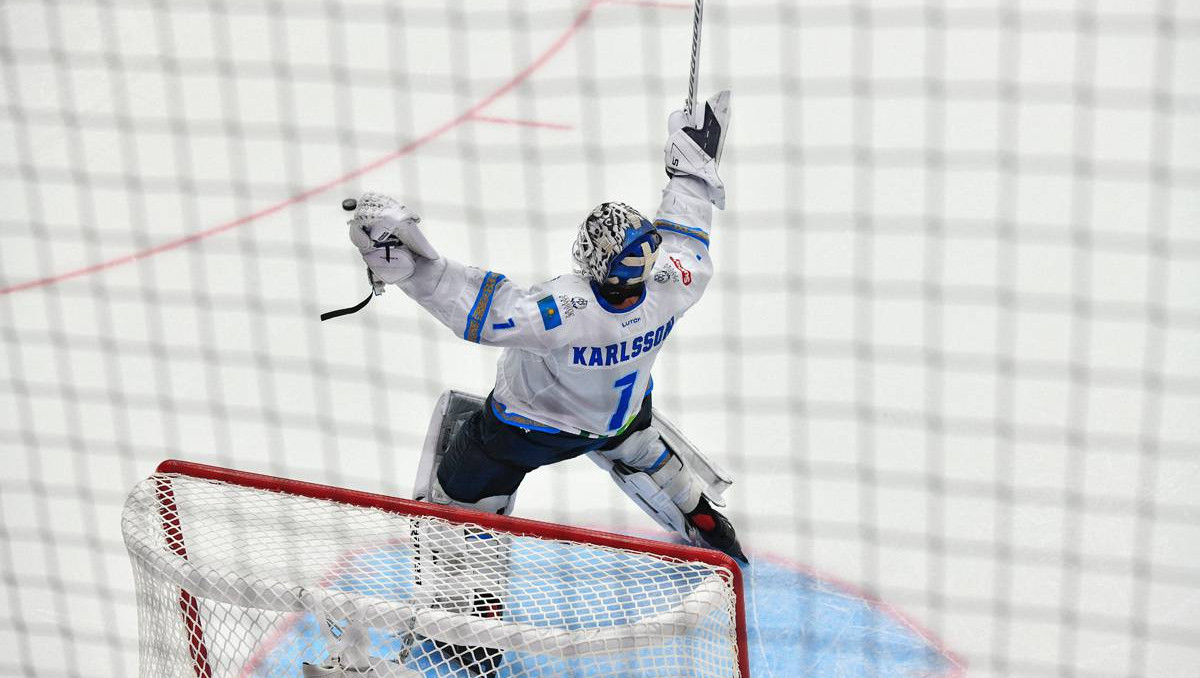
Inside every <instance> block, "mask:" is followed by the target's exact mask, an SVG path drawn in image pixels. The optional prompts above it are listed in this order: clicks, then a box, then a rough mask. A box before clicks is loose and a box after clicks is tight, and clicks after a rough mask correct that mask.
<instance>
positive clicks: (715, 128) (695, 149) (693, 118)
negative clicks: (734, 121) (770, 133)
mask: <svg viewBox="0 0 1200 678" xmlns="http://www.w3.org/2000/svg"><path fill="white" fill-rule="evenodd" d="M728 131H729V90H724V91H721V92H717V93H716V94H714V95H713V96H711V97H709V99H708V101H706V102H704V105H703V106H702V107H700V108H699V109H698V110H695V111H692V112H691V114H690V115H689V114H688V113H686V112H684V111H675V112H674V113H672V114H671V117H670V118H668V119H667V134H668V135H669V136H668V138H667V146H666V148H665V149H664V151H663V153H664V156H665V158H664V160H665V163H666V166H667V176H671V177H674V176H679V175H685V174H686V175H690V176H694V177H696V178H697V179H700V180H702V181H704V183H705V184H707V185H708V199H709V201H711V202H712V204H713V205H716V206H717V209H725V183H724V182H723V181H721V177H719V176H717V165H719V164H720V163H721V153H722V152H723V151H724V150H725V137H726V135H727V133H728Z"/></svg>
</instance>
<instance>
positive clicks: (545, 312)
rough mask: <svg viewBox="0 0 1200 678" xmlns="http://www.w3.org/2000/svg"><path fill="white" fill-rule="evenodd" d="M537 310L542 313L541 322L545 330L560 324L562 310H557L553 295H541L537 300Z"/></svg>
mask: <svg viewBox="0 0 1200 678" xmlns="http://www.w3.org/2000/svg"><path fill="white" fill-rule="evenodd" d="M538 311H540V312H541V314H542V324H543V325H545V326H546V329H547V330H552V329H554V328H555V327H558V326H559V325H561V324H562V312H561V311H559V310H558V304H557V303H555V301H554V297H553V296H548V297H542V298H541V299H539V300H538Z"/></svg>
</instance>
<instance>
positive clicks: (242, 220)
mask: <svg viewBox="0 0 1200 678" xmlns="http://www.w3.org/2000/svg"><path fill="white" fill-rule="evenodd" d="M605 3H613V4H640V3H630V2H626V1H624V0H590V2H588V4H587V6H585V7H584V8H583V9H582V10H580V11H579V14H577V15H575V19H574V21H572V22H571V25H570V26H567V28H566V29H565V30H564V31H563V32H562V34H561V35H559V36H558V38H556V39H555V40H554V42H553V43H551V44H550V46H549V47H548V48H546V50H545V51H544V52H542V53H541V54H540V55H538V57H537V58H536V59H534V60H533V62H532V63H530V64H529V65H528V66H526V67H525V68H524V69H522V70H521V71H520V72H519V73H517V74H516V75H514V76H513V77H512V78H511V79H509V81H508V82H506V83H504V84H503V85H501V86H500V87H498V88H497V89H496V90H495V91H494V92H492V93H491V94H489V95H487V96H486V97H484V98H483V99H481V100H480V101H478V102H477V103H476V104H475V105H474V106H471V107H470V108H468V109H467V110H466V111H463V112H462V113H460V114H459V115H458V116H457V117H455V118H454V119H452V120H450V121H448V122H446V123H443V124H442V125H441V126H440V127H437V128H436V129H434V130H432V131H430V132H428V133H426V134H425V135H423V136H421V137H418V138H416V139H414V140H413V141H410V142H409V143H407V144H405V145H404V146H402V147H401V148H398V149H396V150H394V151H392V152H391V153H388V154H387V155H384V156H382V157H379V158H376V159H375V160H372V161H371V162H369V163H367V164H366V165H363V166H362V167H359V168H358V169H355V170H353V171H350V172H347V173H346V174H343V175H342V176H340V177H336V178H334V179H330V180H329V181H326V182H325V183H323V184H319V185H317V186H313V187H312V188H309V189H308V190H305V191H303V192H301V193H297V194H296V195H293V196H291V197H290V198H287V199H285V200H282V201H280V202H277V203H275V204H273V205H270V206H268V207H264V208H262V209H260V210H258V211H255V212H251V213H250V214H247V215H244V216H241V217H238V218H237V219H234V220H233V221H227V222H225V223H223V224H218V225H217V226H213V227H212V228H208V229H205V230H203V231H197V232H195V233H191V234H189V235H185V236H183V237H181V238H176V239H175V240H169V241H167V242H164V243H160V244H158V245H155V246H154V247H150V248H148V249H144V250H140V251H137V252H132V253H130V254H126V255H124V256H120V257H117V258H115V259H109V260H108V261H102V262H100V263H98V264H92V265H91V266H85V267H83V268H79V269H75V270H73V271H67V272H65V273H59V274H57V275H52V276H48V277H45V278H39V279H36V280H29V281H26V282H23V283H17V284H15V285H10V286H8V287H3V288H0V296H4V295H6V294H13V293H15V292H22V291H24V290H29V289H34V288H37V287H46V286H49V285H54V284H56V283H60V282H64V281H66V280H71V279H73V278H80V277H83V276H85V275H91V274H93V273H99V272H101V271H106V270H108V269H110V268H116V267H117V266H122V265H124V264H130V263H133V262H135V261H141V260H142V259H147V258H149V257H152V256H155V255H157V254H162V253H163V252H169V251H171V250H174V249H178V248H180V247H183V246H184V245H190V244H192V243H194V242H197V241H199V240H203V239H205V238H208V237H211V236H214V235H218V234H220V233H224V232H226V231H230V230H233V229H235V228H239V227H241V226H245V225H246V224H249V223H251V222H254V221H257V220H259V219H261V218H263V217H266V216H270V215H272V214H275V213H276V212H279V211H280V210H283V209H285V208H287V207H291V206H292V205H295V204H297V203H301V202H304V201H305V200H308V199H309V198H311V197H313V196H316V195H320V194H321V193H324V192H326V191H328V190H329V189H331V188H334V187H335V186H339V185H341V184H344V183H346V182H348V181H351V180H352V179H357V178H358V177H360V176H362V175H364V174H366V173H368V172H371V171H373V170H375V169H378V168H379V167H382V166H383V165H386V164H387V163H389V162H391V161H393V160H396V159H397V158H402V157H404V156H406V155H409V154H410V153H412V152H413V151H416V150H417V149H418V148H421V147H422V146H424V145H425V144H427V143H429V142H430V141H433V140H434V139H437V138H438V137H440V136H442V135H443V134H445V133H447V132H449V131H450V130H452V129H454V128H456V127H458V126H459V125H462V124H463V123H465V122H468V121H470V120H472V119H474V118H476V116H477V115H478V114H479V113H480V112H481V111H483V109H485V108H487V107H488V106H490V105H492V104H493V103H495V101H496V100H497V99H499V98H500V97H502V96H504V95H505V94H508V93H509V92H511V91H512V90H513V88H515V87H516V86H517V85H519V84H521V83H522V82H524V81H525V80H528V79H529V77H530V76H532V75H533V74H534V73H535V72H537V71H538V70H539V69H540V68H541V67H542V66H544V65H546V63H547V62H548V61H550V59H551V58H552V57H554V55H556V54H558V52H559V51H561V50H562V48H563V47H565V46H566V44H567V43H568V42H570V41H571V38H573V37H575V34H576V33H578V32H579V29H580V28H581V27H582V26H583V24H585V23H586V22H587V20H588V19H589V18H591V16H592V12H593V11H595V9H596V7H598V6H599V5H602V4H605Z"/></svg>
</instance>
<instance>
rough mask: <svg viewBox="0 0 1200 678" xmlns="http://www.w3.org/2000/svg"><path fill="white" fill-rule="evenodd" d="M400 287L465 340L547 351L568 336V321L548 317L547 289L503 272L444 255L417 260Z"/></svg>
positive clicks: (538, 352) (545, 352) (565, 339)
mask: <svg viewBox="0 0 1200 678" xmlns="http://www.w3.org/2000/svg"><path fill="white" fill-rule="evenodd" d="M399 287H400V289H401V290H403V291H404V293H405V294H407V295H408V296H409V297H412V299H413V300H414V301H416V302H417V303H418V304H420V305H421V306H422V307H423V308H425V310H427V311H429V314H430V315H432V316H433V317H434V318H436V319H437V321H438V322H440V323H441V324H443V325H445V326H446V327H447V328H449V329H450V330H451V331H452V332H454V334H455V335H457V336H459V337H461V338H462V339H465V340H467V341H470V342H473V343H477V344H484V345H487V346H504V347H509V346H511V347H516V348H522V349H525V350H527V351H532V352H534V353H537V354H540V355H545V354H548V353H549V352H550V351H551V350H553V349H554V348H557V347H558V346H561V345H564V344H565V343H567V342H568V341H569V340H570V338H571V337H570V332H569V329H568V324H562V323H560V325H561V327H560V326H559V325H554V324H552V323H550V322H547V321H546V318H545V315H544V314H545V313H546V309H545V308H544V306H545V304H544V303H542V301H543V300H544V298H545V296H546V294H547V293H546V292H544V291H541V290H540V288H538V287H534V288H532V289H526V288H523V287H521V286H520V285H517V284H515V283H513V282H512V281H510V280H509V279H508V278H506V277H505V276H504V274H503V273H497V272H496V271H484V270H481V269H479V268H476V267H474V266H467V265H465V264H461V263H459V262H457V261H454V260H452V259H449V258H447V257H444V256H443V257H439V258H437V259H434V260H430V259H423V258H417V259H416V260H415V262H414V267H413V274H412V275H411V276H410V277H409V278H407V279H405V280H403V281H401V282H400V283H399Z"/></svg>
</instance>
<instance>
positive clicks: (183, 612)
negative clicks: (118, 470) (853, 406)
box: [122, 462, 748, 678]
mask: <svg viewBox="0 0 1200 678" xmlns="http://www.w3.org/2000/svg"><path fill="white" fill-rule="evenodd" d="M122 531H123V533H124V537H125V543H126V546H127V548H128V550H129V555H130V557H131V558H132V560H133V564H134V575H135V580H136V583H137V594H138V609H139V614H140V624H141V634H142V640H141V648H142V651H141V675H142V676H146V677H154V678H160V677H161V678H166V677H168V676H170V677H178V678H220V677H223V676H230V677H241V676H260V677H263V678H267V677H284V676H301V675H302V672H303V671H305V670H306V669H305V666H306V665H307V666H308V668H307V671H308V672H307V673H303V675H304V676H305V678H310V677H317V676H321V677H325V676H329V677H333V676H342V675H343V673H341V672H340V671H344V672H346V673H345V675H349V676H364V677H367V676H369V677H370V678H420V677H421V676H427V675H436V676H464V677H466V676H470V677H472V678H475V677H479V676H486V677H489V678H496V677H497V676H506V677H509V676H511V677H512V678H533V677H536V676H544V677H546V678H551V677H558V676H573V675H580V676H584V675H586V676H595V677H596V678H603V677H605V676H613V677H616V676H622V677H633V676H639V677H649V676H662V677H667V676H688V677H689V678H736V677H737V676H741V675H748V673H747V669H748V658H747V654H746V647H745V629H744V623H743V620H744V614H743V612H742V606H741V601H740V598H739V596H740V594H741V573H740V572H739V571H738V569H737V567H736V565H735V564H734V563H733V561H732V560H731V559H730V558H728V557H727V556H725V555H723V554H719V553H714V552H712V551H708V550H703V549H698V548H693V547H687V546H675V545H672V544H664V543H661V542H650V541H646V540H641V539H633V538H628V537H622V536H619V535H613V534H604V533H599V532H592V531H588V530H582V529H573V528H567V527H564V526H560V525H553V524H548V523H537V522H533V521H528V520H519V519H515V518H509V517H504V516H493V515H488V514H481V513H476V512H468V511H463V510H461V509H455V508H450V507H444V506H434V505H431V504H424V503H419V502H414V501H408V500H401V499H394V498H391V497H385V496H382V495H370V494H366V493H361V492H352V491H346V490H341V489H338V488H332V487H327V486H323V485H314V484H308V483H298V482H295V481H289V480H284V479H279V478H273V477H270V476H262V475H257V474H247V473H240V472H236V471H229V470H226V469H220V468H216V467H211V466H203V465H196V464H188V463H180V462H166V463H164V464H162V465H161V466H160V467H159V472H158V473H157V474H156V475H154V476H152V477H150V478H148V479H147V480H145V481H143V482H141V483H139V484H138V485H137V486H136V487H135V488H134V490H133V492H132V493H131V495H130V497H129V500H128V501H127V502H126V505H125V510H124V515H123V518H122ZM322 671H327V672H322Z"/></svg>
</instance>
